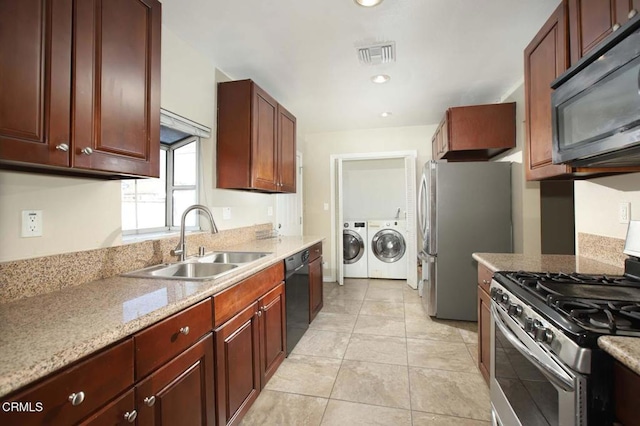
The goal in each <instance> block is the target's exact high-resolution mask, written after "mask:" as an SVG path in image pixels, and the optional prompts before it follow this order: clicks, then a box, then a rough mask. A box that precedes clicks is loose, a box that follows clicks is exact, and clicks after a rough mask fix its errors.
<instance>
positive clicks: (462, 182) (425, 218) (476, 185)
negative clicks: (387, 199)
mask: <svg viewBox="0 0 640 426" xmlns="http://www.w3.org/2000/svg"><path fill="white" fill-rule="evenodd" d="M418 218H419V221H420V228H421V231H422V237H423V247H422V250H421V252H420V258H421V260H422V271H423V272H422V280H421V281H420V283H419V287H420V288H419V290H420V294H421V296H422V301H423V304H424V306H425V309H426V310H427V313H428V314H429V315H430V316H435V317H437V318H443V319H457V320H468V321H477V318H478V313H477V299H478V293H477V285H478V284H477V264H476V262H475V261H474V260H473V259H472V258H471V255H472V253H474V252H488V253H510V252H512V251H513V238H512V224H511V163H507V162H464V163H463V162H457V163H447V162H444V161H429V162H428V163H426V164H425V165H424V168H423V171H422V183H421V185H420V191H419V200H418Z"/></svg>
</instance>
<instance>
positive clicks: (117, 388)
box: [2, 339, 133, 425]
mask: <svg viewBox="0 0 640 426" xmlns="http://www.w3.org/2000/svg"><path fill="white" fill-rule="evenodd" d="M132 384H133V341H132V340H131V339H129V340H126V341H125V342H122V343H120V344H118V345H116V346H114V347H112V348H110V349H107V350H105V351H102V352H101V353H99V354H97V355H94V356H92V357H91V358H89V359H87V360H85V361H82V362H81V363H79V364H77V365H75V366H73V367H71V368H68V369H66V370H64V371H62V372H60V373H58V374H56V375H54V376H53V377H51V378H50V379H48V380H46V381H44V382H43V383H41V384H39V385H36V386H34V387H31V388H29V389H27V390H26V391H24V392H22V393H20V394H18V395H16V396H15V397H12V398H7V399H5V400H4V401H9V402H13V401H15V402H21V403H30V404H31V406H32V410H33V411H37V409H38V403H41V406H42V411H40V412H23V413H16V412H12V413H4V412H3V413H2V423H4V424H11V425H42V424H47V425H70V424H75V423H78V422H79V421H80V420H82V419H83V418H84V417H86V416H87V415H89V414H91V413H92V412H94V411H95V410H97V409H98V408H100V407H102V406H103V405H104V404H106V403H107V402H108V401H109V400H111V399H113V397H114V396H116V395H118V394H119V393H121V392H122V391H124V390H125V389H126V388H127V387H129V386H131V385H132ZM74 395H75V402H76V405H73V403H72V401H71V400H72V399H74Z"/></svg>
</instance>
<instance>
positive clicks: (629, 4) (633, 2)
mask: <svg viewBox="0 0 640 426" xmlns="http://www.w3.org/2000/svg"><path fill="white" fill-rule="evenodd" d="M614 3H615V6H616V9H615V17H616V23H617V24H619V25H624V24H625V23H626V22H627V21H628V20H629V19H631V18H633V17H634V16H636V15H637V14H638V12H640V0H614Z"/></svg>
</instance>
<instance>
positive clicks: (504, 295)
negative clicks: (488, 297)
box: [500, 294, 509, 304]
mask: <svg viewBox="0 0 640 426" xmlns="http://www.w3.org/2000/svg"><path fill="white" fill-rule="evenodd" d="M500 301H501V302H502V303H504V304H507V302H509V295H508V294H503V295H502V297H500Z"/></svg>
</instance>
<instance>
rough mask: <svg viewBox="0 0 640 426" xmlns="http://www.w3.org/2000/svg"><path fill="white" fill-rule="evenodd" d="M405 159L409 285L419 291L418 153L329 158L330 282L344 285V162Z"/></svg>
mask: <svg viewBox="0 0 640 426" xmlns="http://www.w3.org/2000/svg"><path fill="white" fill-rule="evenodd" d="M397 158H403V159H404V164H405V166H404V172H405V184H406V194H405V202H406V220H407V254H406V255H407V284H408V285H409V286H410V287H411V288H414V289H416V288H418V260H417V256H418V251H417V250H418V235H417V226H416V225H417V222H416V220H417V219H416V209H417V201H416V189H417V188H416V179H417V175H416V161H417V159H418V151H417V150H410V151H389V152H367V153H352V154H333V155H331V157H330V160H329V161H330V163H329V168H330V177H331V199H330V210H331V240H332V241H333V242H334V243H335V246H334V259H333V260H334V265H335V268H334V270H335V277H328V280H329V281H337V282H338V284H340V285H344V269H343V267H342V264H343V253H342V249H343V247H342V244H343V241H342V223H343V222H344V207H343V204H344V203H343V194H344V189H343V185H342V168H343V163H344V162H345V161H357V160H387V159H397Z"/></svg>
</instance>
